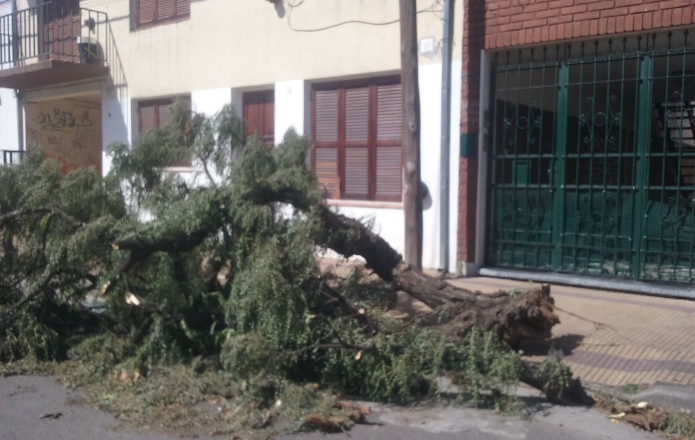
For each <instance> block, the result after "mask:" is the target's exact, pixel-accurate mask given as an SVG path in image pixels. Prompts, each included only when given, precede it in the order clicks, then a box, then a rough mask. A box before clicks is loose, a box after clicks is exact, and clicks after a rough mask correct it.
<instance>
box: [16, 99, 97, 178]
mask: <svg viewBox="0 0 695 440" xmlns="http://www.w3.org/2000/svg"><path fill="white" fill-rule="evenodd" d="M24 109H25V112H26V121H27V122H26V139H27V147H28V148H29V149H31V148H41V149H43V152H44V155H45V157H46V159H53V160H56V161H57V162H58V163H59V164H60V168H61V171H63V173H67V172H68V171H71V170H74V169H77V168H83V167H90V166H93V167H95V168H96V169H97V170H101V104H100V103H98V102H92V101H82V100H77V99H59V100H51V101H42V102H29V103H27V104H26V105H25V107H24Z"/></svg>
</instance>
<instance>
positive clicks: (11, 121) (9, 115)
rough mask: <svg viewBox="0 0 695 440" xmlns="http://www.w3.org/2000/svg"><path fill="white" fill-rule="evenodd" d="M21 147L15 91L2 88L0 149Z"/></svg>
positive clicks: (0, 92)
mask: <svg viewBox="0 0 695 440" xmlns="http://www.w3.org/2000/svg"><path fill="white" fill-rule="evenodd" d="M19 149H20V148H19V131H18V129H17V99H16V98H15V92H14V90H12V89H0V150H19ZM0 159H1V158H0Z"/></svg>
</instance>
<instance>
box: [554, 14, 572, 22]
mask: <svg viewBox="0 0 695 440" xmlns="http://www.w3.org/2000/svg"><path fill="white" fill-rule="evenodd" d="M570 21H572V16H571V15H560V16H557V17H553V18H549V19H548V24H560V23H569V22H570Z"/></svg>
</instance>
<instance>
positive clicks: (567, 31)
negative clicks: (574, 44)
mask: <svg viewBox="0 0 695 440" xmlns="http://www.w3.org/2000/svg"><path fill="white" fill-rule="evenodd" d="M573 28H574V23H565V38H572V29H573Z"/></svg>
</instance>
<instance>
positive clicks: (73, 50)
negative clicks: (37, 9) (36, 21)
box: [43, 0, 80, 62]
mask: <svg viewBox="0 0 695 440" xmlns="http://www.w3.org/2000/svg"><path fill="white" fill-rule="evenodd" d="M44 3H46V4H45V5H44V38H43V42H44V44H43V46H44V54H46V57H47V58H50V59H53V60H61V61H71V62H79V59H80V54H79V51H78V47H77V37H79V36H80V0H53V1H50V2H49V1H45V2H44Z"/></svg>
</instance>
